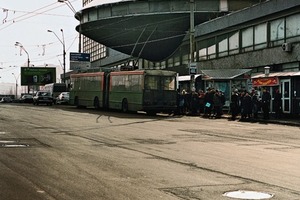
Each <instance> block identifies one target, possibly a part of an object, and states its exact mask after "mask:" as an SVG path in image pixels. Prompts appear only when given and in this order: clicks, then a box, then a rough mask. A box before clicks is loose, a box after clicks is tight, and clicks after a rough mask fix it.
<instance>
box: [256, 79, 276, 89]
mask: <svg viewBox="0 0 300 200" xmlns="http://www.w3.org/2000/svg"><path fill="white" fill-rule="evenodd" d="M278 84H279V81H278V77H264V78H255V79H252V85H253V87H259V86H275V85H278Z"/></svg>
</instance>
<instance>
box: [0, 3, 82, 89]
mask: <svg viewBox="0 0 300 200" xmlns="http://www.w3.org/2000/svg"><path fill="white" fill-rule="evenodd" d="M69 2H71V5H72V6H73V7H74V8H75V10H76V11H79V10H80V9H81V8H82V7H81V5H82V0H70V1H69ZM0 9H1V10H0V19H1V21H0V38H1V39H0V68H1V69H0V77H1V78H0V94H1V92H2V91H3V90H7V85H8V84H7V83H14V84H15V83H16V81H15V78H18V83H20V77H19V74H20V67H21V66H27V58H28V56H27V54H26V53H25V52H24V51H21V50H20V47H16V46H15V43H16V42H20V43H21V44H22V45H23V46H24V48H25V49H26V51H27V52H28V54H29V58H30V64H31V65H34V66H45V65H50V66H51V65H58V66H61V64H60V63H63V59H62V51H63V50H62V49H63V48H62V47H63V45H62V43H61V42H60V41H59V40H58V39H57V37H56V36H55V35H54V34H53V33H50V32H47V30H52V31H53V32H55V33H56V34H57V36H58V37H59V38H60V39H62V32H61V31H60V29H63V33H64V39H65V46H66V51H67V54H66V55H67V60H66V65H67V67H66V71H69V53H70V52H78V32H77V31H76V30H75V27H76V25H78V24H79V22H78V21H77V20H76V19H75V18H74V13H73V12H72V10H71V9H70V8H69V7H68V6H67V5H66V3H59V2H57V0H26V1H25V0H0ZM58 70H61V72H62V67H60V69H58ZM12 73H14V74H15V75H16V77H14V75H12ZM4 83H5V84H4Z"/></svg>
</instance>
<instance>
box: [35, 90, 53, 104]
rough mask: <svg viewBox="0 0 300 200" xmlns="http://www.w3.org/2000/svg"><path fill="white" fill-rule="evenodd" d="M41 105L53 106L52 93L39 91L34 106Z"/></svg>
mask: <svg viewBox="0 0 300 200" xmlns="http://www.w3.org/2000/svg"><path fill="white" fill-rule="evenodd" d="M39 104H47V105H48V106H52V104H53V97H52V96H51V94H50V92H48V91H38V92H37V93H36V94H35V95H34V96H33V105H39Z"/></svg>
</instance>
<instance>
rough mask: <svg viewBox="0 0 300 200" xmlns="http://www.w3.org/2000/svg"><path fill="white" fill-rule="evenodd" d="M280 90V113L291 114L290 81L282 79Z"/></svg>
mask: <svg viewBox="0 0 300 200" xmlns="http://www.w3.org/2000/svg"><path fill="white" fill-rule="evenodd" d="M280 89H281V95H282V112H283V113H290V112H291V80H290V79H282V80H280Z"/></svg>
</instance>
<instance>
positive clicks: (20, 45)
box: [15, 42, 30, 94]
mask: <svg viewBox="0 0 300 200" xmlns="http://www.w3.org/2000/svg"><path fill="white" fill-rule="evenodd" d="M15 46H17V47H20V48H21V50H23V51H25V53H26V54H27V67H28V68H29V65H30V60H29V53H28V52H27V51H26V49H25V48H24V46H23V45H22V44H21V43H20V42H16V44H15ZM29 88H30V86H29V85H28V87H27V93H28V94H29V91H30V90H29Z"/></svg>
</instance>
